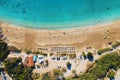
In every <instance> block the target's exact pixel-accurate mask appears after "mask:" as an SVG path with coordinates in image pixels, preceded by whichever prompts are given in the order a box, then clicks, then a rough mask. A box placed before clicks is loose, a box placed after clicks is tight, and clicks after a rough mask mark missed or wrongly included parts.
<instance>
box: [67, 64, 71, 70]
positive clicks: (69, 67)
mask: <svg viewBox="0 0 120 80" xmlns="http://www.w3.org/2000/svg"><path fill="white" fill-rule="evenodd" d="M71 65H72V64H71V63H70V62H67V64H66V66H67V68H68V69H69V70H70V69H71Z"/></svg>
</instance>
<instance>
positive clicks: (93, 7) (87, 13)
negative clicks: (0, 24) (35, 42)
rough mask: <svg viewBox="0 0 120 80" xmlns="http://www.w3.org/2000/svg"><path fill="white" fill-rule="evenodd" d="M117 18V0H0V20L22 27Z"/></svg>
mask: <svg viewBox="0 0 120 80" xmlns="http://www.w3.org/2000/svg"><path fill="white" fill-rule="evenodd" d="M117 19H120V0H0V20H1V21H5V22H8V23H11V24H15V25H20V26H24V27H32V28H39V29H66V28H77V27H83V26H88V25H95V24H98V23H104V22H108V21H113V20H117ZM78 25H79V26H78Z"/></svg>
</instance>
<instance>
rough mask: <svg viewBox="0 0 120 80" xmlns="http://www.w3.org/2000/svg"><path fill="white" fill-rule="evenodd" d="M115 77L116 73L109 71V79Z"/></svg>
mask: <svg viewBox="0 0 120 80" xmlns="http://www.w3.org/2000/svg"><path fill="white" fill-rule="evenodd" d="M114 76H115V72H114V71H109V72H108V74H107V77H108V78H110V79H112V78H114Z"/></svg>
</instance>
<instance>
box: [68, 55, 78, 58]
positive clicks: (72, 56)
mask: <svg viewBox="0 0 120 80" xmlns="http://www.w3.org/2000/svg"><path fill="white" fill-rule="evenodd" d="M68 56H69V58H70V59H74V58H76V54H69V55H68Z"/></svg>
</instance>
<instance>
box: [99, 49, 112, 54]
mask: <svg viewBox="0 0 120 80" xmlns="http://www.w3.org/2000/svg"><path fill="white" fill-rule="evenodd" d="M107 51H111V48H104V49H99V50H98V51H97V53H98V54H99V55H101V54H102V53H104V52H107Z"/></svg>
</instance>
